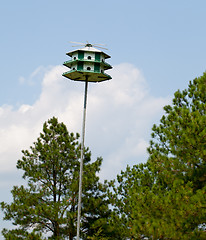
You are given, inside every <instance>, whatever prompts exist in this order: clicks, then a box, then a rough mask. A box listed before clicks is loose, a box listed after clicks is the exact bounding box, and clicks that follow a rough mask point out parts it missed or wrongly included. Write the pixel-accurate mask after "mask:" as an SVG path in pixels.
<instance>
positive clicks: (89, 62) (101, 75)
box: [62, 43, 112, 82]
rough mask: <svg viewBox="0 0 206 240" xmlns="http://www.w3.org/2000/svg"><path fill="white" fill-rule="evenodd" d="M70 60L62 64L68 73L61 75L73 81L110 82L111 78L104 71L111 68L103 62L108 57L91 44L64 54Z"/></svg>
mask: <svg viewBox="0 0 206 240" xmlns="http://www.w3.org/2000/svg"><path fill="white" fill-rule="evenodd" d="M66 54H67V55H68V56H69V57H71V60H69V61H66V62H64V63H63V65H64V66H66V67H68V68H70V71H68V72H65V73H63V74H62V75H63V76H64V77H66V78H69V79H71V80H74V81H88V82H102V81H106V80H110V79H111V76H110V75H108V74H106V73H105V70H108V69H111V68H112V66H111V65H110V64H108V63H106V62H105V60H106V59H108V58H110V56H109V55H107V54H106V53H104V52H102V51H101V50H98V49H96V48H94V47H93V46H92V44H89V43H88V44H86V45H85V47H84V48H81V49H78V50H74V51H72V52H68V53H66Z"/></svg>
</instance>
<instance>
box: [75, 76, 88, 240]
mask: <svg viewBox="0 0 206 240" xmlns="http://www.w3.org/2000/svg"><path fill="white" fill-rule="evenodd" d="M87 88H88V76H86V81H85V92H84V111H83V124H82V143H81V162H80V173H79V198H78V215H77V240H79V232H80V218H81V200H82V175H83V158H84V137H85V122H86V106H87Z"/></svg>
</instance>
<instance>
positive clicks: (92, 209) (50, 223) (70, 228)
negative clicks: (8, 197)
mask: <svg viewBox="0 0 206 240" xmlns="http://www.w3.org/2000/svg"><path fill="white" fill-rule="evenodd" d="M78 139H79V134H76V135H75V134H73V133H68V131H67V128H66V126H65V125H64V124H63V123H58V120H57V119H56V118H55V117H53V118H52V119H50V120H48V122H45V123H44V125H43V132H42V133H40V137H39V138H38V139H37V141H36V142H34V145H33V146H32V147H30V150H25V151H22V152H23V157H22V159H21V160H18V162H17V168H18V169H21V170H23V172H24V173H23V178H24V179H25V180H26V181H27V186H14V187H13V189H12V191H11V193H12V195H13V202H12V203H11V204H7V203H5V202H2V203H1V208H2V210H3V212H4V220H12V221H13V224H14V225H15V226H17V229H16V230H4V231H3V233H4V236H5V238H6V239H10V238H9V237H10V236H11V234H15V236H17V238H16V239H30V238H28V236H29V237H31V236H35V238H34V239H40V235H38V233H42V234H43V233H47V234H50V235H51V238H49V239H64V238H65V237H69V239H74V237H75V236H76V220H77V202H78V199H77V198H78V181H79V159H80V149H81V145H80V144H79V141H78ZM101 163H102V159H101V158H98V159H97V160H96V161H94V162H92V163H91V153H90V152H89V151H88V149H85V151H84V175H83V189H82V225H81V231H82V237H83V239H85V238H86V237H85V236H93V235H94V233H95V232H96V231H98V229H99V228H100V227H101V229H102V232H103V233H105V231H107V228H108V227H107V226H108V219H109V216H110V210H109V209H108V202H107V200H106V189H105V185H104V184H102V183H100V182H99V178H98V176H97V173H98V172H99V171H100V166H101ZM30 230H32V231H33V232H32V233H30ZM31 234H33V235H31ZM19 235H22V236H23V235H24V236H26V237H27V238H25V237H20V238H18V236H19ZM38 237H39V238H38ZM31 239H33V238H31Z"/></svg>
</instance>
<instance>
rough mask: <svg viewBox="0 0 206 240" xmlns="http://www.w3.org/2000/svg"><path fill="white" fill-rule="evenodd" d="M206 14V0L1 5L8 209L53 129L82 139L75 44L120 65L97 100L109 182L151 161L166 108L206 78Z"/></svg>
mask: <svg viewBox="0 0 206 240" xmlns="http://www.w3.org/2000/svg"><path fill="white" fill-rule="evenodd" d="M205 9H206V2H205V1H203V0H199V1H192V0H182V1H177V0H173V1H163V0H156V1H152V0H145V1H140V0H130V1H121V0H119V1H111V0H110V1H108V0H105V1H101V2H100V1H90V0H88V1H81V0H79V1H68V0H67V1H66V0H61V1H54V0H50V1H48V0H44V1H40V0H36V1H25V0H22V1H1V7H0V31H1V41H0V43H1V44H0V53H1V56H0V66H1V88H0V144H1V149H0V161H1V170H0V171H1V173H0V190H1V193H2V194H1V199H0V201H2V200H4V201H10V200H11V195H10V190H11V187H12V186H13V185H14V184H18V183H19V184H20V183H22V181H21V173H19V171H16V169H15V164H16V161H17V160H18V158H20V157H21V150H22V149H27V148H28V147H29V146H30V145H32V143H33V142H34V141H35V140H36V138H37V137H38V135H39V133H40V131H41V128H42V124H43V122H44V121H46V120H48V119H49V118H50V117H52V116H54V115H55V116H56V117H58V118H59V120H60V121H63V122H65V123H66V124H67V126H68V129H69V131H78V132H81V121H82V107H83V90H84V86H83V84H82V83H78V82H72V81H69V80H67V79H66V78H63V77H61V74H62V73H63V72H64V71H66V69H65V67H63V66H62V63H63V62H64V61H66V60H68V57H67V56H66V55H65V53H66V52H68V51H72V50H74V48H72V44H70V43H69V41H77V42H86V41H89V42H91V43H103V44H106V45H107V48H108V49H109V50H108V51H106V52H107V53H108V54H109V55H111V57H112V58H111V59H110V60H109V63H110V64H111V65H112V66H113V69H112V70H110V72H109V71H108V73H109V74H110V75H112V77H113V79H112V80H111V81H109V82H104V83H101V84H91V85H90V86H89V96H88V111H87V125H86V140H85V143H86V145H87V146H89V147H90V149H91V151H92V153H93V156H94V158H95V157H96V156H102V157H103V159H104V163H103V167H102V172H101V173H100V176H101V178H102V179H104V178H113V177H115V176H116V174H118V172H119V171H120V170H124V168H125V167H126V165H127V164H129V165H133V164H135V163H139V162H144V161H146V158H147V155H146V147H147V146H148V142H149V138H150V133H151V127H152V124H153V123H155V122H158V120H159V119H160V118H161V116H162V114H163V111H162V107H163V106H164V105H165V104H168V103H170V102H171V99H172V96H173V93H174V92H175V91H176V90H177V89H184V88H186V87H187V86H188V83H189V80H193V79H194V78H195V77H198V76H201V75H202V73H203V72H204V71H205V63H206V60H205V56H206V47H205V43H206V31H205V22H206V15H205ZM0 226H2V227H4V226H10V225H9V224H7V223H3V222H2V221H1V222H0Z"/></svg>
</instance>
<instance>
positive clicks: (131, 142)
mask: <svg viewBox="0 0 206 240" xmlns="http://www.w3.org/2000/svg"><path fill="white" fill-rule="evenodd" d="M39 71H40V69H37V70H36V71H34V73H32V74H31V76H30V79H29V81H31V82H32V79H31V78H32V76H34V77H35V76H36V74H37V73H38V74H39ZM42 71H45V69H42ZM64 71H66V69H65V68H64V67H62V66H56V67H53V68H49V70H48V71H47V72H46V73H45V75H44V77H43V81H42V92H41V95H40V96H39V98H38V99H37V100H36V102H35V103H34V104H33V105H27V104H23V105H21V106H20V107H19V109H17V110H14V109H13V108H12V106H6V105H5V106H1V107H0V146H1V148H0V159H1V160H0V161H1V169H0V171H1V172H11V171H14V169H15V166H16V161H17V160H18V158H20V157H21V150H22V149H27V148H29V146H30V145H32V143H33V142H34V141H35V140H36V139H37V137H38V136H39V133H40V132H41V129H42V124H43V122H45V121H47V120H48V119H49V118H51V117H52V116H56V117H58V118H59V121H63V122H64V123H65V124H66V125H67V127H68V130H69V131H70V132H71V131H73V132H79V133H81V126H82V115H83V113H82V110H83V92H84V84H83V83H82V82H73V81H70V80H67V79H66V78H63V77H62V76H61V75H62V73H63V72H64ZM109 74H111V75H112V77H113V79H112V80H110V81H106V82H102V83H96V84H94V83H91V84H89V89H88V108H87V120H86V139H85V145H86V146H89V147H90V149H91V151H92V154H93V156H94V157H97V156H102V157H103V159H104V162H103V166H102V171H101V174H100V175H101V177H102V178H114V177H115V175H116V174H117V173H119V172H120V170H124V168H125V166H126V165H127V164H129V165H132V164H136V163H138V162H141V161H145V159H146V148H147V144H148V137H149V134H150V132H151V131H150V129H151V126H152V123H153V122H154V121H153V119H155V120H156V118H157V117H159V118H160V117H161V114H162V107H163V106H164V105H165V104H167V103H168V98H166V99H164V98H161V97H160V98H155V97H152V96H151V95H150V92H149V88H148V85H147V82H146V81H145V79H144V77H143V75H142V73H141V72H140V71H139V70H138V69H137V68H136V67H135V66H133V65H131V64H128V63H123V64H119V65H117V66H115V67H114V69H113V70H110V72H109ZM24 81H26V80H24Z"/></svg>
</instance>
